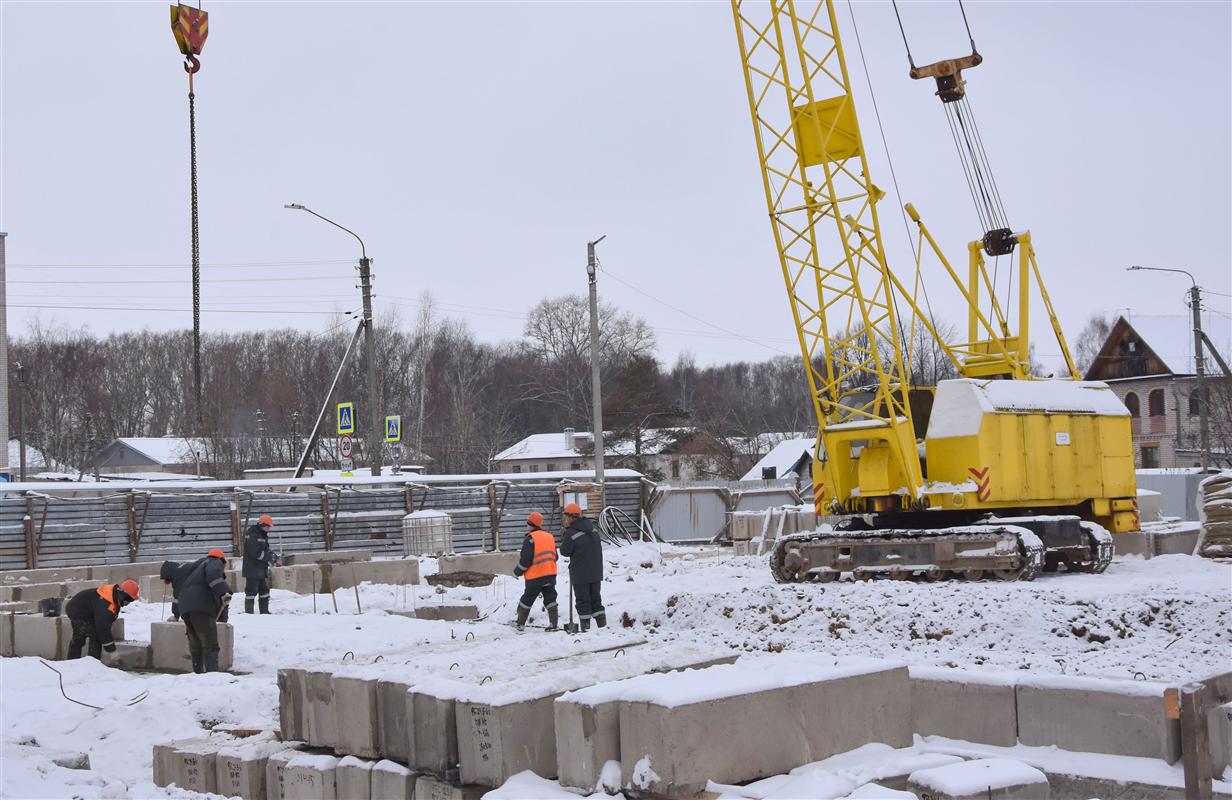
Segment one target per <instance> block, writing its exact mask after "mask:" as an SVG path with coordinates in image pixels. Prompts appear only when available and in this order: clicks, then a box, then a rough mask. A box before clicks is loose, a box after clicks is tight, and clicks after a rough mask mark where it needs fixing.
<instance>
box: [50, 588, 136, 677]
mask: <svg viewBox="0 0 1232 800" xmlns="http://www.w3.org/2000/svg"><path fill="white" fill-rule="evenodd" d="M136 599H137V582H136V581H135V580H133V579H132V578H129V579H128V580H126V581H124V582H123V583H104V584H103V585H102V586H99V587H98V588H96V589H82V590H81V591H80V592H78V593H77V594H75V595H73V599H71V600H69V601H68V606H67V607H66V608H65V609H64V615H65V616H67V617H68V618H69V621H70V622H71V623H72V625H73V638H72V639H71V640H70V641H69V643H68V657H69V658H81V650H82V648H83V647H85V646H86V643H87V642H89V646H90V649H89V652H90V655H91V656H92V657H93V658H97V659H100V660H101V659H102V657H103V651H104V650H106V651H107V652H108V653H114V652H115V649H116V646H115V639H114V638H113V637H112V636H111V624H112V623H113V622H115V621H116V618H117V617H119V616H120V609H121V608H123V607H124V606H126V605H128V604H129V603H131V602H133V601H134V600H136Z"/></svg>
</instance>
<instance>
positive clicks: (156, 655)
mask: <svg viewBox="0 0 1232 800" xmlns="http://www.w3.org/2000/svg"><path fill="white" fill-rule="evenodd" d="M150 646H151V648H152V659H153V666H154V669H157V670H165V671H167V672H192V654H191V653H189V651H188V636H187V634H186V632H185V628H184V624H183V623H182V622H152V623H150ZM218 647H219V653H218V668H219V669H220V670H222V671H223V672H227V671H229V670H230V669H231V667H232V665H233V664H234V663H235V629H234V628H232V626H231V625H230V624H228V623H226V622H220V623H218Z"/></svg>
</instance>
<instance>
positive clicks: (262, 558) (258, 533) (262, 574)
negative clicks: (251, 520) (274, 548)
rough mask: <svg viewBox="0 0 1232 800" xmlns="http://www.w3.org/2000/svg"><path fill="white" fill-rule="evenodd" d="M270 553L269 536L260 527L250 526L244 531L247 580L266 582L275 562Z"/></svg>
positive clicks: (244, 572)
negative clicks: (271, 563)
mask: <svg viewBox="0 0 1232 800" xmlns="http://www.w3.org/2000/svg"><path fill="white" fill-rule="evenodd" d="M273 556H274V554H273V553H271V552H270V546H269V534H268V533H266V532H265V531H263V530H261V526H260V525H249V526H248V530H246V531H244V567H243V572H241V573H240V574H242V575H243V576H244V577H245V578H256V579H257V580H264V579H266V578H268V577H269V565H270V562H271V561H273V560H274V557H273Z"/></svg>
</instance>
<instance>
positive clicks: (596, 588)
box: [573, 581, 604, 619]
mask: <svg viewBox="0 0 1232 800" xmlns="http://www.w3.org/2000/svg"><path fill="white" fill-rule="evenodd" d="M602 586H603V582H602V581H595V582H594V583H575V584H573V601H574V605H576V606H577V612H578V618H579V619H594V618H595V617H597V616H599V615H600V614H602V613H604V610H603V597H602V596H601V594H600V588H601V587H602Z"/></svg>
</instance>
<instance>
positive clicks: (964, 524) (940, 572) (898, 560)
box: [732, 0, 1138, 581]
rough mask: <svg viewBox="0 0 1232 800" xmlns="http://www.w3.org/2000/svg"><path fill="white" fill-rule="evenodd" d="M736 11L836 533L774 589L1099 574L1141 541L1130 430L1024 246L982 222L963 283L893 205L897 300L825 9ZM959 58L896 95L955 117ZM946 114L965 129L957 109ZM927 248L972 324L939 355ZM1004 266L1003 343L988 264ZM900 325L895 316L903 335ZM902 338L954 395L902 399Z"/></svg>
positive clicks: (775, 559)
mask: <svg viewBox="0 0 1232 800" xmlns="http://www.w3.org/2000/svg"><path fill="white" fill-rule="evenodd" d="M732 12H733V16H734V19H735V24H736V31H737V38H738V41H739V45H740V53H741V62H742V65H743V68H744V76H745V83H746V87H747V90H748V101H749V108H750V112H751V114H752V119H753V129H754V136H755V139H756V143H757V153H758V159H759V164H760V166H761V172H762V178H763V183H764V188H765V194H766V205H767V209H768V211H769V215H770V221H771V227H772V230H773V233H774V239H775V244H776V246H777V249H778V254H779V262H780V266H781V268H782V272H783V279H784V281H785V283H786V286H787V292H788V296H789V298H790V306H791V312H792V317H793V321H794V323H795V327H796V332H797V334H798V337H799V343H800V350H801V354H802V355H803V357H804V364H805V371H806V374H807V379H808V386H809V392H810V394H811V396H812V398H813V404H814V407H815V411H816V413H817V419H818V422H819V431H818V437H817V445H816V449H815V455H814V464H813V482H814V485H813V496H814V503H815V505H816V508H817V511H818V513H819V514H829V515H843V516H844V523H843V524H841V525H840V526H838V527H839V528H840V529H839V530H835V531H826V532H806V533H801V534H796V535H792V536H787V537H782V538H781V539H780V540H779V541H778V542H777V543H776V545H775V549H774V551H773V554H772V557H771V568H772V570H773V572H774V576H775V578H776V579H778V580H780V581H804V580H819V581H829V580H834V579H836V578H838V577H839V575H841V574H842V573H844V572H849V573H852V574H854V575H855V577H857V578H861V579H866V578H871V577H873V576H875V575H878V574H881V575H887V576H890V577H895V578H910V577H919V578H923V579H926V580H939V579H942V578H945V577H949V576H951V575H961V576H963V577H965V578H967V579H970V580H979V579H981V578H983V577H985V576H990V577H996V578H1000V579H1004V580H1030V579H1031V578H1033V577H1035V575H1036V574H1038V573H1039V572H1040V571H1041V570H1044V569H1049V570H1051V569H1056V568H1057V567H1058V566H1059V565H1061V564H1064V565H1066V568H1067V569H1069V570H1085V571H1102V570H1103V569H1105V568H1106V567H1107V565H1108V563H1109V561H1110V560H1111V557H1112V549H1113V548H1112V536H1111V535H1110V534H1109V531H1113V532H1119V531H1127V530H1135V529H1137V527H1138V520H1137V503H1136V489H1135V483H1134V467H1133V456H1132V446H1131V436H1130V421H1129V415H1128V412H1127V411H1126V409H1125V407H1124V406H1123V405H1122V404H1121V402H1120V401H1119V400H1118V399H1117V397H1116V396H1115V395H1114V394H1113V393H1112V391H1111V390H1110V389H1109V388H1108V387H1107V385H1105V384H1102V383H1087V382H1081V381H1079V380H1077V378H1078V375H1077V371H1076V370H1075V369H1074V366H1073V361H1072V359H1071V358H1070V355H1069V350H1068V347H1067V346H1066V344H1065V339H1064V336H1063V335H1062V333H1061V330H1060V326H1059V325H1058V323H1057V320H1056V315H1055V314H1054V313H1053V310H1052V306H1051V302H1050V301H1049V299H1048V295H1047V292H1046V291H1045V290H1044V286H1043V282H1042V280H1041V277H1040V271H1039V267H1038V265H1037V264H1036V260H1035V252H1034V249H1033V247H1032V244H1031V237H1030V234H1029V233H1025V232H1023V233H1014V232H1012V231H1011V230H1010V229H1009V228H1008V226H1007V225H1008V223H1004V212H1003V211H1001V212H1000V213H999V214H998V213H993V214H992V215H991V216H990V217H989V218H988V219H987V220H985V217H984V216H983V215H981V221H982V222H984V221H987V223H988V224H987V225H986V233H985V234H984V236H983V237H982V238H981V240H979V241H975V242H972V243H971V244H970V245H969V247H968V253H969V263H968V270H967V275H966V276H965V278H964V276H960V275H959V274H958V272H957V271H956V270H955V269H954V268H953V267H952V266H951V265H950V263H949V261H948V260H946V259H945V257H944V255H943V254H942V252H941V250H940V248H939V247H938V246H937V244H936V242H935V241H934V240H933V238H932V236H931V234H929V232H928V230H927V228H926V227H925V226H924V224H923V222H922V221H921V218H920V216H919V214H918V213H917V212H916V211H915V209H914V208H912V207H911V206H910V205H908V206H907V207H906V209H907V212H908V214H909V216H910V217H911V219H912V220H913V221H914V222H915V223H916V226H917V229H918V236H919V239H918V242H917V247H916V253H917V261H916V265H915V274H914V286H910V287H909V286H908V285H906V284H904V282H903V281H901V280H900V279H899V278H898V277H897V276H896V275H895V274H894V273H893V272H891V270H890V269H889V268H888V267H887V265H886V259H885V253H884V248H883V244H882V236H881V227H880V224H879V222H878V218H877V204H878V202H879V201H880V200H881V199H882V198H883V197H884V195H885V193H884V192H883V191H881V190H880V189H879V188H878V187H877V186H875V185H874V184H873V182H872V179H871V176H870V174H869V169H868V162H867V159H866V157H865V148H864V142H863V139H862V137H861V135H860V126H859V121H858V118H857V116H856V110H855V104H854V101H853V97H852V93H851V84H850V79H849V75H848V71H847V63H846V59H845V57H844V52H843V43H842V41H841V39H840V37H839V31H838V25H837V20H836V18H835V9H834V4H833V3H832V2H829V0H823V1H822V2H809V3H795V2H792V1H791V0H771V2H770V3H764V2H741V0H733V1H732ZM905 38H906V37H905V36H904V40H905ZM972 50H973V53H972V56H969V57H967V58H965V59H954V60H951V61H949V62H938V63H937V64H933V65H929V66H927V67H923V68H918V69H917V68H916V67H915V65H914V64H912V76H913V77H934V78H936V79H937V83H938V95H940V96H942V100H943V102H946V103H949V102H951V101H952V100H955V99H958V100H961V99H962V97H963V85H964V83H963V81H962V78H961V68H963V67H970V66H974V65H976V64H978V63H979V61H980V60H981V59H980V57H979V56H978V54H976V53H975V52H974V41H973V42H972ZM908 55H910V54H908ZM943 93H944V94H943ZM947 98H949V99H947ZM948 111H949V110H948V109H947V112H948ZM954 113H955V115H956V116H958V117H959V120H958V125H960V126H962V125H964V124H966V122H965V121H964V119H963V118H961V115H962V113H963V111H962V108H961V107H957V108H956V110H955V111H954ZM967 113H969V110H968V112H967ZM981 149H982V146H981ZM978 166H979V165H977V167H978ZM997 202H998V204H999V198H997ZM925 245H927V249H928V250H929V251H930V252H933V253H935V255H936V256H937V258H938V259H939V261H940V263H941V265H942V266H943V268H944V270H945V271H946V273H947V274H948V275H949V276H950V278H951V279H952V282H953V283H954V284H955V286H956V287H957V289H958V291H959V292H960V294H961V295H962V297H963V298H964V300H965V302H966V304H967V306H968V309H969V320H968V330H967V341H966V342H963V343H950V342H947V341H945V340H944V339H943V338H942V337H940V336H938V335H937V331H936V330H935V327H934V325H933V324H932V320H931V317H930V316H929V315H928V314H925V313H924V312H923V311H922V309H921V308H920V305H919V304H918V303H917V300H918V292H919V290H920V288H921V276H920V266H921V265H920V255H922V254H923V253H924V252H925V249H926V248H925ZM1015 249H1017V254H1016V255H1017V257H1016V259H1014V260H1015V261H1016V262H1017V286H1016V293H1017V300H1018V316H1017V331H1016V332H1014V331H1013V330H1012V326H1011V324H1010V319H1009V317H1008V315H1007V314H1006V310H1005V308H1003V306H1002V304H1001V303H1000V301H999V299H998V298H997V297H996V294H995V291H994V286H995V280H990V277H989V274H988V270H987V269H986V265H985V260H984V254H985V253H987V254H988V255H991V256H998V257H999V256H1003V255H1008V254H1011V253H1013V251H1014V250H1015ZM1033 284H1034V286H1035V287H1036V288H1037V289H1038V291H1039V295H1040V297H1041V299H1042V300H1043V303H1044V305H1045V307H1046V309H1047V311H1048V315H1049V317H1050V319H1051V323H1052V328H1053V331H1054V333H1055V335H1056V337H1057V340H1058V343H1059V344H1060V347H1061V350H1062V353H1063V354H1064V358H1065V361H1066V365H1067V371H1068V373H1069V374H1068V376H1067V378H1066V379H1063V380H1040V379H1035V378H1034V377H1033V376H1032V375H1031V370H1030V358H1029V343H1028V311H1029V306H1030V299H1031V296H1032V285H1033ZM984 292H986V293H987V302H988V310H987V312H985V311H984V310H983V308H982V301H981V295H982V294H983V293H984ZM1008 306H1009V302H1008V300H1007V303H1006V307H1008ZM900 307H902V308H905V309H908V310H909V311H910V315H911V318H910V323H909V328H910V333H911V334H912V335H910V336H909V335H907V333H908V332H907V331H904V330H902V329H901V328H902V327H903V326H902V325H901V323H900V316H899V310H900ZM917 326H922V327H923V328H924V329H926V330H927V333H928V334H929V335H931V336H932V337H934V338H935V339H936V340H937V342H938V344H939V346H940V348H941V349H942V350H943V352H944V353H945V355H946V357H947V358H949V359H950V361H951V362H952V363H953V365H954V367H955V369H956V371H957V373H958V374H959V375H960V376H961V377H960V378H957V379H953V380H945V381H941V382H939V384H938V386H937V387H936V388H935V389H934V388H932V387H927V388H913V387H911V386H910V385H909V381H908V379H907V377H906V376H907V374H908V373H907V372H906V371H905V370H904V363H910V361H909V359H910V355H911V351H910V349H909V348H910V346H909V345H907V344H906V342H908V341H912V342H914V341H916V337H915V336H914V335H913V334H914V333H915V330H916V328H917Z"/></svg>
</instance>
